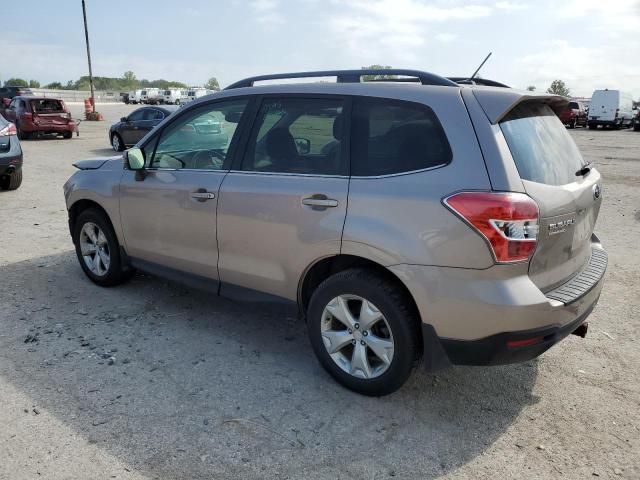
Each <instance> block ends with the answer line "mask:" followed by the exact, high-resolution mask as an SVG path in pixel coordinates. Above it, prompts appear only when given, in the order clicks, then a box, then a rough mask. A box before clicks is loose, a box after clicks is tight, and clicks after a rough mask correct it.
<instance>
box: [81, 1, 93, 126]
mask: <svg viewBox="0 0 640 480" xmlns="http://www.w3.org/2000/svg"><path fill="white" fill-rule="evenodd" d="M82 17H83V18H84V38H85V40H86V41H87V60H88V62H89V85H90V86H91V111H92V112H93V113H95V111H96V99H95V97H94V93H93V72H92V71H91V50H89V30H88V29H87V8H86V7H85V4H84V0H82Z"/></svg>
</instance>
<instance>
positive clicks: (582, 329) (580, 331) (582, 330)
mask: <svg viewBox="0 0 640 480" xmlns="http://www.w3.org/2000/svg"><path fill="white" fill-rule="evenodd" d="M588 331H589V322H584V323H583V324H582V325H580V326H579V327H578V328H576V329H575V330H574V331H573V332H571V334H572V335H577V336H579V337H581V338H584V337H586V336H587V332H588Z"/></svg>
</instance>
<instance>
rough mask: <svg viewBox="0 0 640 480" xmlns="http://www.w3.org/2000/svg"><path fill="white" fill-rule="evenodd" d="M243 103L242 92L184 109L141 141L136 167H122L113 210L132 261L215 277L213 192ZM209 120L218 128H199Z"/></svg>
mask: <svg viewBox="0 0 640 480" xmlns="http://www.w3.org/2000/svg"><path fill="white" fill-rule="evenodd" d="M245 106H246V100H229V101H221V102H217V103H211V104H207V105H204V106H202V107H200V108H198V109H196V110H193V111H190V112H185V113H184V114H182V115H180V116H179V117H177V118H176V119H175V120H174V121H173V122H171V123H169V124H167V125H166V126H165V127H164V128H163V130H162V132H160V133H159V135H160V138H159V140H157V141H156V139H155V138H154V139H152V140H150V142H148V143H147V145H146V146H145V157H146V160H147V168H146V169H145V170H144V171H143V174H142V175H140V174H138V175H136V172H133V171H128V170H127V171H125V172H124V174H123V177H122V181H121V184H120V217H121V222H122V228H123V233H124V239H125V246H126V249H127V254H128V255H129V256H130V257H132V260H133V263H134V265H135V264H136V263H138V264H139V265H140V262H143V263H144V264H145V266H146V267H147V269H151V270H153V269H154V268H155V269H159V268H160V269H161V268H168V269H170V270H173V271H178V272H183V273H188V274H192V275H195V276H197V277H201V278H203V279H207V280H216V281H217V279H218V271H217V263H218V245H217V240H216V208H217V202H218V193H219V189H220V184H221V182H222V180H223V178H224V176H225V174H226V173H227V171H228V169H229V166H230V162H231V157H232V155H233V151H234V146H235V135H234V134H235V131H236V127H237V126H238V122H239V121H240V120H241V118H242V112H243V111H244V108H245ZM213 120H215V121H217V122H219V123H220V124H221V125H222V129H221V131H220V132H218V133H211V131H210V130H209V129H206V128H200V126H201V125H202V124H207V123H208V122H210V121H213ZM156 143H157V147H155V152H154V148H153V147H154V145H156ZM142 177H144V178H142Z"/></svg>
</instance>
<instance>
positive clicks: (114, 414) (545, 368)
mask: <svg viewBox="0 0 640 480" xmlns="http://www.w3.org/2000/svg"><path fill="white" fill-rule="evenodd" d="M72 108H73V109H74V110H77V114H78V115H80V109H81V106H79V105H74V106H73V107H72ZM132 109H133V108H132V107H128V106H124V105H100V106H99V110H101V111H102V112H103V114H104V115H105V118H106V121H105V122H97V123H89V122H87V123H82V125H81V126H80V130H81V135H80V136H79V137H74V138H73V139H72V140H62V139H43V140H31V141H25V142H23V149H24V153H25V166H24V183H23V185H22V187H21V188H20V189H19V190H17V191H14V192H0V219H2V227H0V245H2V250H1V253H0V478H2V479H11V480H17V479H32V478H47V479H59V478H60V479H61V478H74V479H86V478H91V479H102V478H105V479H106V478H119V479H122V478H126V479H143V478H144V479H150V478H158V479H173V478H175V479H186V478H305V479H340V478H359V479H369V478H391V477H396V478H403V479H409V478H421V479H424V478H436V477H437V478H462V479H478V478H491V479H494V478H559V477H562V478H571V479H574V478H575V479H584V478H594V477H599V478H616V479H617V478H629V479H638V478H640V431H639V428H640V408H639V407H640V368H639V365H638V360H639V359H640V348H638V341H637V338H638V336H639V334H640V332H639V330H640V328H639V324H638V323H639V322H638V320H639V318H640V287H639V285H640V257H639V256H638V239H639V238H640V210H639V208H640V190H639V186H640V153H639V152H640V133H634V132H632V131H595V132H594V131H588V130H584V129H577V130H575V131H572V132H571V133H572V135H573V136H574V138H575V139H576V141H577V143H578V145H579V146H580V148H581V150H582V152H583V154H584V155H585V156H586V157H587V158H588V159H589V160H593V161H594V162H595V163H596V165H597V168H598V169H599V170H600V171H601V172H602V173H603V175H604V179H605V182H604V185H605V186H604V204H603V207H602V210H601V213H600V218H599V220H598V225H597V232H598V234H599V235H600V236H601V239H602V241H603V243H604V245H605V247H606V248H607V249H608V252H609V255H610V263H609V270H608V272H607V281H606V284H605V287H604V290H603V293H602V297H601V300H600V303H599V305H598V306H597V308H596V309H595V311H594V313H593V314H592V316H591V318H590V324H591V329H590V332H589V335H588V336H587V338H586V339H584V340H583V339H580V338H578V337H574V336H571V337H570V338H567V339H566V340H565V341H563V342H562V343H561V344H560V345H558V346H556V347H555V348H553V349H552V350H550V351H549V352H547V353H546V354H544V355H543V356H542V357H541V358H539V359H536V360H534V361H530V362H528V363H524V364H520V365H513V366H505V367H493V368H462V367H460V368H451V369H449V370H446V371H443V372H440V373H438V374H436V375H428V374H425V373H424V372H417V373H416V374H415V375H414V376H413V377H412V379H411V380H410V381H409V383H408V384H407V385H406V386H405V387H404V388H403V389H402V390H400V391H399V392H397V393H395V394H393V395H390V396H388V397H385V398H380V399H374V398H366V397H362V396H359V395H356V394H353V393H351V392H349V391H347V390H344V389H343V388H341V387H339V386H338V385H337V384H336V383H335V382H334V381H333V380H332V379H330V378H329V377H328V375H327V374H325V373H324V371H323V370H322V369H321V367H320V366H319V364H318V363H317V361H316V360H315V358H314V356H313V353H312V351H311V347H310V345H309V342H308V341H307V337H306V332H305V327H304V325H302V324H301V323H300V322H299V321H298V320H296V319H295V318H292V317H290V316H287V315H286V314H285V313H283V312H280V311H278V310H277V309H272V308H263V307H255V306H250V305H243V304H238V303H233V302H230V301H226V300H223V299H219V298H215V297H213V296H211V295H209V294H206V293H201V292H196V291H190V290H188V289H186V288H184V287H182V286H178V285H175V284H170V283H167V282H166V281H164V280H161V279H158V278H154V277H149V276H143V275H138V276H136V277H135V278H134V280H133V281H132V282H130V283H128V284H127V285H124V286H122V287H118V288H112V289H101V288H99V287H97V286H95V285H93V284H92V283H90V282H89V281H88V280H87V279H86V278H85V277H84V275H83V273H82V271H81V270H80V267H79V266H78V264H77V261H76V258H75V255H74V253H73V250H72V244H71V240H70V237H69V233H68V230H67V223H66V221H67V220H66V211H65V206H64V199H63V195H62V184H63V183H64V181H65V180H66V179H67V178H68V177H69V175H71V174H72V173H73V171H74V168H73V167H72V166H71V164H72V162H74V161H76V160H78V159H82V158H91V157H94V156H99V155H111V153H112V152H111V150H110V149H109V148H108V146H109V145H108V141H107V138H106V131H107V129H108V126H109V124H110V122H112V121H115V120H116V119H118V118H119V117H121V116H123V115H124V114H126V113H127V112H129V111H131V110H132Z"/></svg>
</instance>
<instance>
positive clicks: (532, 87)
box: [527, 85, 536, 92]
mask: <svg viewBox="0 0 640 480" xmlns="http://www.w3.org/2000/svg"><path fill="white" fill-rule="evenodd" d="M527 90H528V91H530V92H535V91H536V86H535V85H529V86H528V87H527Z"/></svg>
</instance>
